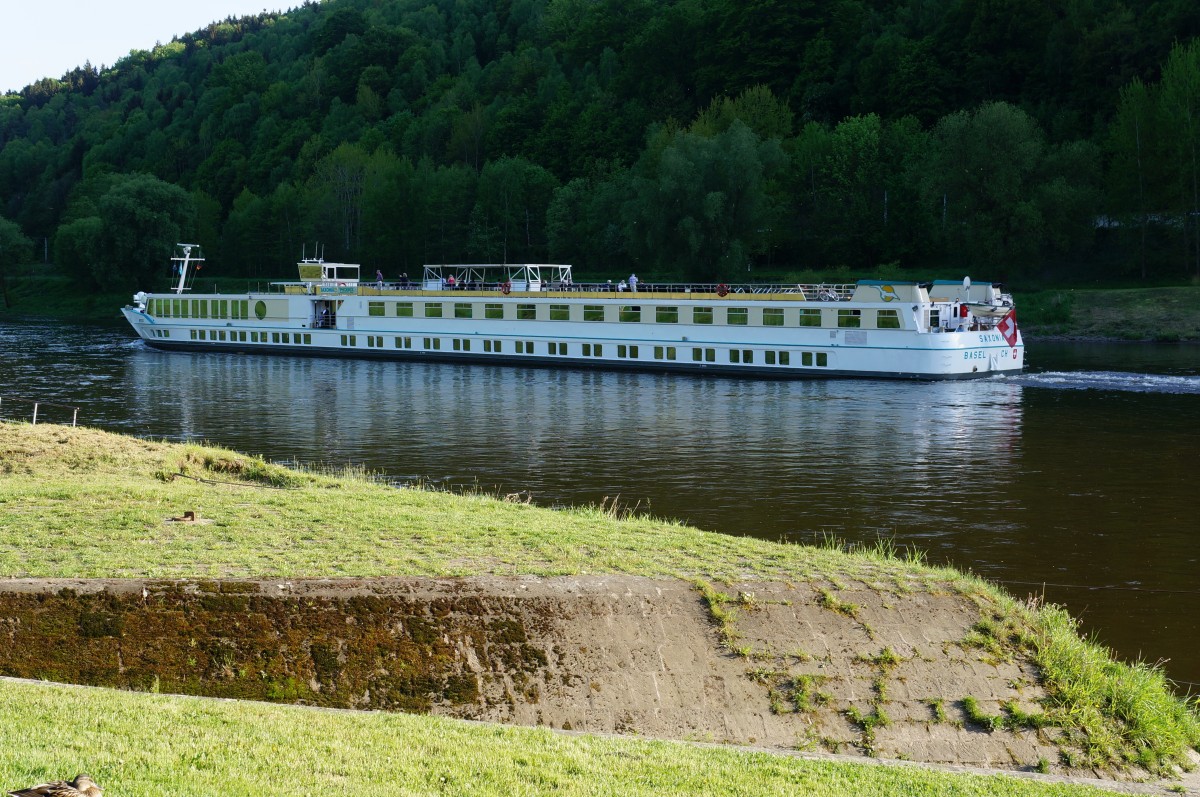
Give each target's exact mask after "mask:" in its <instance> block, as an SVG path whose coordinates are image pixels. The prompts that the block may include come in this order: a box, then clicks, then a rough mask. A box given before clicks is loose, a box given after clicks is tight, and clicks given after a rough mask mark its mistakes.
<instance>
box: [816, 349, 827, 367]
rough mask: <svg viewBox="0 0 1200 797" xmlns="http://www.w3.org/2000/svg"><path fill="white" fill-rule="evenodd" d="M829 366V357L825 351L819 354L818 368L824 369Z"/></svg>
mask: <svg viewBox="0 0 1200 797" xmlns="http://www.w3.org/2000/svg"><path fill="white" fill-rule="evenodd" d="M827 365H829V355H828V354H826V353H825V352H823V351H819V352H817V366H818V367H820V368H824V367H825V366H827Z"/></svg>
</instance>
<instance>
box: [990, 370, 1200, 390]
mask: <svg viewBox="0 0 1200 797" xmlns="http://www.w3.org/2000/svg"><path fill="white" fill-rule="evenodd" d="M1008 380H1009V381H1012V382H1016V383H1017V384H1020V385H1023V386H1024V387H1046V388H1057V389H1060V390H1121V391H1125V392H1130V393H1183V394H1194V395H1200V376H1171V375H1167V374H1138V373H1127V372H1122V371H1046V372H1044V373H1026V374H1021V375H1020V376H1013V377H1009V378H1008Z"/></svg>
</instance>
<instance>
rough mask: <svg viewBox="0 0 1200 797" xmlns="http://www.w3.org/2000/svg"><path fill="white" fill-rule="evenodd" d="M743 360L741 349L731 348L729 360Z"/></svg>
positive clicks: (736, 361)
mask: <svg viewBox="0 0 1200 797" xmlns="http://www.w3.org/2000/svg"><path fill="white" fill-rule="evenodd" d="M741 361H742V351H741V349H730V350H729V362H731V363H740V362H741Z"/></svg>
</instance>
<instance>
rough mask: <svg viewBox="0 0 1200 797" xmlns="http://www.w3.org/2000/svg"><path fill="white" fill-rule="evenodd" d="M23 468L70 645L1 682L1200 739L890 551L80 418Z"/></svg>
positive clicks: (26, 617)
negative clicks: (575, 504) (582, 506)
mask: <svg viewBox="0 0 1200 797" xmlns="http://www.w3.org/2000/svg"><path fill="white" fill-rule="evenodd" d="M0 473H3V474H4V490H3V493H2V494H0V509H2V510H3V511H0V575H3V576H4V577H7V581H6V582H5V587H6V588H5V589H4V590H2V591H0V593H2V595H3V598H2V601H3V602H4V604H5V605H4V608H3V609H2V610H0V617H8V618H10V625H9V628H8V631H7V635H8V636H9V642H10V645H9V649H10V650H13V649H16V650H18V651H20V652H26V651H30V650H34V651H37V650H41V649H49V650H51V651H53V652H54V655H49V654H46V655H43V656H38V655H34V656H28V655H23V656H17V657H10V659H9V660H8V662H7V663H2V664H0V671H2V672H3V673H4V674H22V675H27V676H33V677H43V678H53V679H56V680H76V681H81V682H84V683H99V684H106V685H111V686H120V687H123V688H132V689H143V690H155V689H158V690H162V691H185V692H193V693H197V694H214V695H229V696H242V697H255V698H258V699H265V700H275V701H288V702H294V701H301V702H307V703H315V704H318V705H328V706H346V707H349V706H368V707H373V708H402V709H406V710H413V711H422V712H427V713H431V714H443V715H445V716H450V717H468V718H478V719H487V720H493V721H495V720H499V721H505V722H516V723H526V724H531V725H532V724H542V725H549V726H552V727H555V728H560V729H565V728H568V727H569V728H572V729H574V730H580V729H587V730H592V731H597V732H613V731H615V732H623V733H636V734H640V735H643V736H658V737H663V738H690V739H707V740H713V741H721V742H727V743H734V744H739V745H766V746H771V747H774V748H775V749H779V750H781V751H782V750H789V749H797V748H804V749H809V750H818V751H820V750H824V751H839V752H843V753H846V752H851V753H859V754H865V755H878V756H885V757H908V758H912V759H913V760H925V761H931V762H942V763H970V762H973V763H982V764H985V765H991V766H1002V767H1009V768H1017V769H1038V770H1045V771H1052V772H1075V773H1088V774H1096V773H1101V774H1106V775H1108V776H1124V777H1128V776H1129V775H1130V774H1131V773H1133V774H1136V773H1137V772H1147V773H1148V772H1157V773H1160V774H1164V773H1169V772H1170V771H1172V769H1173V767H1175V766H1177V765H1182V764H1186V763H1187V762H1188V761H1189V758H1188V756H1189V750H1190V749H1191V748H1193V747H1194V746H1195V745H1196V744H1197V742H1200V725H1198V723H1197V720H1196V718H1195V716H1194V715H1193V714H1191V713H1190V712H1189V711H1188V710H1187V709H1186V708H1185V706H1184V704H1183V703H1182V702H1180V701H1178V700H1177V699H1175V698H1173V697H1172V696H1171V695H1170V693H1169V691H1168V689H1167V686H1166V683H1165V681H1164V680H1163V678H1162V676H1161V673H1159V672H1157V671H1155V670H1153V669H1151V668H1147V667H1126V666H1123V665H1119V664H1115V663H1113V662H1111V661H1110V660H1109V658H1108V656H1107V654H1106V653H1105V652H1104V651H1103V650H1100V649H1098V648H1096V647H1094V646H1091V645H1087V644H1086V643H1084V642H1083V641H1082V640H1080V639H1079V638H1078V636H1077V635H1076V634H1075V632H1074V624H1073V622H1072V621H1071V620H1070V619H1069V618H1068V617H1066V615H1065V614H1064V613H1062V612H1060V611H1057V610H1053V609H1047V608H1045V607H1039V606H1036V605H1028V604H1023V603H1019V602H1017V601H1014V600H1013V599H1012V598H1011V597H1010V596H1007V595H1006V594H1004V593H1003V592H1001V591H999V590H997V589H995V588H994V587H992V586H991V585H988V584H986V583H984V582H981V581H979V580H977V579H973V578H971V577H969V576H965V575H963V574H961V573H957V572H955V571H952V570H948V569H943V568H930V567H926V566H924V565H923V564H922V563H921V562H920V561H919V559H918V558H913V557H909V558H905V557H903V556H897V555H896V553H897V552H895V551H891V550H888V549H887V548H886V546H885V547H882V548H879V549H875V550H872V551H863V552H856V553H853V554H848V553H846V552H845V551H841V550H836V549H833V548H829V547H826V548H811V547H804V546H798V545H779V544H774V543H766V542H761V541H757V540H753V539H748V538H744V537H727V536H723V535H718V534H708V533H703V532H699V531H696V530H694V529H689V528H686V527H684V526H681V525H679V524H673V523H666V522H661V521H655V520H653V519H649V518H640V517H625V516H624V515H625V513H624V512H623V511H622V510H621V509H620V508H619V507H616V508H614V507H608V508H594V509H590V510H578V511H568V512H561V511H550V510H543V509H539V508H536V507H532V506H529V505H527V504H524V503H520V502H518V501H516V500H515V499H512V500H503V497H498V498H489V497H485V496H465V497H464V496H452V495H447V494H441V493H432V492H425V491H416V490H396V489H393V488H389V487H385V486H381V485H378V484H375V483H372V482H371V481H370V480H368V479H364V478H362V476H363V474H358V473H353V472H351V473H341V474H333V475H330V474H320V473H311V472H297V471H293V470H288V469H285V468H280V467H277V466H273V465H269V464H267V463H264V462H262V461H261V460H257V459H255V458H252V457H246V456H243V455H239V454H236V453H234V452H229V451H222V450H219V449H211V448H205V447H201V446H179V445H168V444H161V443H154V442H149V441H143V440H136V439H132V438H126V437H120V436H115V435H109V434H106V433H103V432H98V431H95V430H88V429H69V428H64V427H54V426H37V427H29V426H25V425H18V424H0ZM188 512H192V513H194V514H193V515H192V516H191V517H190V518H189V516H188V515H187V513H188ZM56 578H57V579H62V578H67V579H71V580H72V581H71V582H69V583H64V582H54V581H48V579H56ZM111 579H118V581H111ZM314 579H315V580H314ZM329 579H332V581H328V580H329ZM396 579H400V582H397V581H396ZM401 582H402V583H401ZM130 585H132V586H130ZM31 596H32V597H31ZM39 596H40V597H39ZM12 618H16V619H17V622H16V625H12V624H11V622H12ZM181 618H184V619H186V622H185V621H184V619H181ZM0 633H5V631H4V629H0ZM39 635H40V636H39ZM56 635H57V636H56ZM64 635H66V636H69V637H70V638H72V639H73V640H74V641H73V643H72V644H71V645H68V646H65V647H64V646H61V645H60V644H58V643H59V642H60V638H61V637H63V636H64ZM48 639H52V640H53V644H51V645H49V646H47V645H46V644H45V642H46V641H47V640H48ZM18 642H19V644H15V643H18ZM272 651H274V652H275V653H272ZM421 663H424V665H423V666H424V667H425V669H420V667H417V666H414V665H417V664H421ZM39 666H40V667H41V669H40V670H38V669H37V668H38V667H39ZM21 667H26V668H29V667H32V668H33V669H25V670H21V669H20V668H21ZM364 701H366V702H364ZM389 701H390V702H389ZM255 710H256V711H257V710H258V709H255ZM6 724H7V725H11V724H12V723H11V721H9V722H0V725H6ZM482 737H483V738H484V739H485V740H486V738H487V733H486V732H483V733H482ZM481 743H482V744H484V745H485V746H486V745H487V744H488V742H486V741H483V742H481ZM75 744H77V746H79V747H80V748H81V749H86V748H87V747H88V745H87V743H86V740H84V739H76V742H75ZM181 744H184V746H186V743H182V742H181ZM2 749H6V750H7V749H11V746H9V745H4V746H3V748H2ZM268 755H269V754H268ZM480 755H481V756H483V758H484V759H488V758H489V756H490V757H494V756H495V755H496V752H494V751H493V752H491V753H483V752H481V753H480ZM4 756H5V754H4V753H0V761H3V760H4ZM8 761H9V764H10V765H16V764H17V763H19V762H17V761H14V759H11V758H10V759H8ZM164 763H165V762H164ZM359 763H360V764H361V763H362V762H359ZM789 766H790V765H789ZM769 769H770V770H771V771H773V772H777V771H778V770H776V769H775V766H774V765H772V767H769ZM93 774H95V773H94V772H93ZM122 776H123V775H122ZM794 776H795V773H792V775H787V777H794ZM771 777H774V776H771ZM943 777H952V776H949V775H944V776H943ZM7 782H8V781H7V780H6V781H5V783H7ZM18 782H19V781H18ZM739 782H740V781H739ZM774 783H775V782H774V781H770V780H768V781H763V785H762V788H761V790H760V791H768V792H769V791H777V790H780V789H779V788H778V787H777V786H776V785H772V784H774ZM732 785H734V784H731V786H732ZM634 790H635V791H636V789H634ZM702 790H704V791H709V792H711V791H713V790H712V789H707V788H705V789H702ZM867 790H868V791H869V790H870V789H869V788H868V789H867ZM122 793H128V794H132V793H135V792H133V791H125V790H124V789H123V790H122ZM143 793H154V792H153V790H149V791H146V792H143ZM827 793H837V790H834V791H832V792H827ZM881 793H882V792H881ZM956 793H969V791H968V792H961V791H956Z"/></svg>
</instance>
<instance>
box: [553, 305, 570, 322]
mask: <svg viewBox="0 0 1200 797" xmlns="http://www.w3.org/2000/svg"><path fill="white" fill-rule="evenodd" d="M550 320H551V321H570V320H571V306H570V305H567V304H552V305H550Z"/></svg>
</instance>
